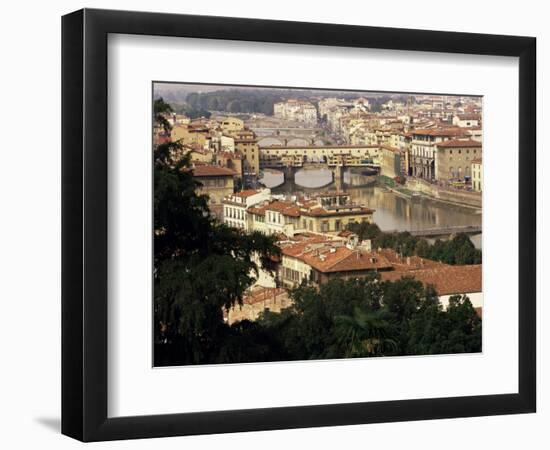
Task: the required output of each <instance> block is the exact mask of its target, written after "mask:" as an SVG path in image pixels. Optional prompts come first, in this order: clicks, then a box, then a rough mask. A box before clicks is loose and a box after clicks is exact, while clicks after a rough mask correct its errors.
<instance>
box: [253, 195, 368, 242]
mask: <svg viewBox="0 0 550 450" xmlns="http://www.w3.org/2000/svg"><path fill="white" fill-rule="evenodd" d="M247 212H248V217H249V223H248V229H249V230H256V231H261V232H263V233H266V234H285V235H286V236H290V237H292V236H294V234H296V233H298V232H303V231H307V232H313V233H323V234H332V235H335V234H338V233H339V232H341V231H343V230H345V229H346V227H347V226H348V225H349V224H351V223H361V222H368V223H372V217H373V213H374V210H372V209H370V208H367V207H366V206H362V205H357V204H354V203H351V198H350V196H349V194H346V193H338V192H336V193H332V192H329V193H326V194H318V195H316V196H315V197H312V198H307V199H299V200H297V201H295V202H289V201H280V200H277V201H270V202H265V203H263V204H259V205H255V206H254V207H252V208H248V210H247Z"/></svg>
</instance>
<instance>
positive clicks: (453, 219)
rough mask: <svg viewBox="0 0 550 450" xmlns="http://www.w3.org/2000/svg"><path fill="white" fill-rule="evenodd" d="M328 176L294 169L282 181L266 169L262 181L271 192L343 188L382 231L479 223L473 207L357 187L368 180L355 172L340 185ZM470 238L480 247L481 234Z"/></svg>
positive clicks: (305, 191)
mask: <svg viewBox="0 0 550 450" xmlns="http://www.w3.org/2000/svg"><path fill="white" fill-rule="evenodd" d="M331 179H332V172H331V171H330V170H328V169H321V170H307V171H306V170H304V171H301V172H297V173H296V176H295V180H294V181H292V180H287V181H284V176H283V174H282V173H280V172H279V173H276V172H265V176H264V179H263V180H262V181H263V182H264V183H265V184H266V186H267V187H272V192H273V193H274V194H281V193H288V194H294V193H311V192H312V191H316V190H320V189H319V188H320V187H321V186H324V187H322V190H323V191H331V190H338V189H345V190H346V192H348V193H349V194H350V196H351V198H352V200H353V201H354V202H355V203H359V204H364V205H367V206H369V207H370V208H373V209H375V210H376V212H375V213H374V221H375V222H376V223H377V224H378V226H379V227H380V228H381V229H382V230H385V231H389V230H399V231H414V230H423V229H427V228H439V227H447V226H465V225H481V221H482V216H481V212H480V211H479V210H476V209H473V208H464V207H459V206H454V205H449V204H445V203H441V202H436V201H433V200H428V199H426V198H421V199H418V200H411V199H408V198H404V197H400V196H398V195H396V194H394V193H393V192H390V191H387V190H386V189H384V188H380V187H377V186H373V185H371V186H361V187H356V185H358V184H365V182H366V181H368V177H366V176H365V175H361V174H357V173H351V172H347V173H345V174H344V184H343V185H342V186H339V184H340V183H339V182H338V181H339V180H336V181H335V182H332V183H330V180H331ZM327 180H328V181H327ZM283 181H284V182H283ZM327 182H328V183H329V184H328V186H327ZM281 183H282V184H281ZM350 184H351V186H350ZM354 185H355V186H354ZM273 186H276V187H273ZM471 239H472V242H473V243H474V245H475V246H476V247H477V248H481V234H479V235H475V236H472V237H471Z"/></svg>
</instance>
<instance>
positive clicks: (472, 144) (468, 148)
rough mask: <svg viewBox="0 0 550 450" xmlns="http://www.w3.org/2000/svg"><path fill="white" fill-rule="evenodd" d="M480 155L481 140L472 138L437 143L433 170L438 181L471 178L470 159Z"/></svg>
mask: <svg viewBox="0 0 550 450" xmlns="http://www.w3.org/2000/svg"><path fill="white" fill-rule="evenodd" d="M480 156H481V142H478V141H474V140H472V139H465V140H456V139H452V140H449V141H444V142H440V143H439V144H437V151H436V157H435V172H436V178H437V180H438V181H446V182H451V181H464V180H466V181H468V180H471V178H472V161H473V160H474V159H476V158H479V157H480Z"/></svg>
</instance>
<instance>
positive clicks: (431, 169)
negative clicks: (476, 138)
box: [409, 128, 468, 180]
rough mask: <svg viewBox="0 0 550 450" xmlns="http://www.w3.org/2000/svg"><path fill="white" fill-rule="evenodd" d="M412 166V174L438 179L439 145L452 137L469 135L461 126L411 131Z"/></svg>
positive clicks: (428, 178) (410, 159)
mask: <svg viewBox="0 0 550 450" xmlns="http://www.w3.org/2000/svg"><path fill="white" fill-rule="evenodd" d="M411 133H412V139H411V150H410V158H409V161H410V166H411V175H412V176H414V177H418V178H424V179H427V180H433V179H437V177H438V174H437V171H436V168H435V152H436V149H437V145H438V144H440V143H441V142H444V141H448V140H451V139H459V138H464V137H466V136H468V134H467V133H468V132H467V131H466V130H464V129H461V128H428V129H415V130H413V131H411Z"/></svg>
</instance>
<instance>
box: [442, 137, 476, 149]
mask: <svg viewBox="0 0 550 450" xmlns="http://www.w3.org/2000/svg"><path fill="white" fill-rule="evenodd" d="M437 146H438V147H447V148H467V147H481V142H479V141H474V140H472V139H465V140H461V139H451V140H450V141H443V142H439V143H438V144H437Z"/></svg>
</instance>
